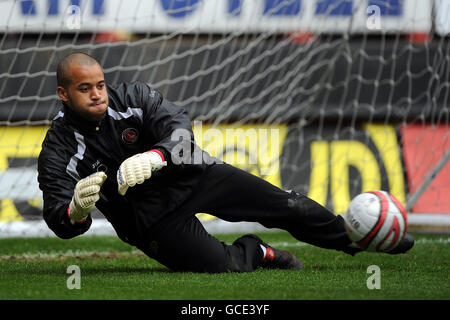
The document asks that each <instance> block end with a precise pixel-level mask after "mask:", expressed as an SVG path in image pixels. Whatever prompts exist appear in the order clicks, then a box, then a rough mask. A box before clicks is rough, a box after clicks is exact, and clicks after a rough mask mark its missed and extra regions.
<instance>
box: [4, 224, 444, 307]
mask: <svg viewBox="0 0 450 320" xmlns="http://www.w3.org/2000/svg"><path fill="white" fill-rule="evenodd" d="M240 235H241V234H222V235H216V236H217V237H218V238H219V239H220V240H222V241H225V242H227V243H231V242H232V241H233V240H234V239H236V238H238V237H239V236H240ZM258 235H259V236H260V237H261V238H262V239H263V240H264V241H266V242H268V243H269V244H272V245H273V246H275V247H278V248H280V249H281V248H282V249H287V250H291V251H293V252H294V253H295V254H296V255H297V257H298V258H299V259H300V260H301V261H302V262H303V263H304V265H305V269H304V270H301V271H291V270H262V269H258V270H256V271H255V272H251V273H224V274H196V273H177V272H171V271H169V270H168V269H167V268H165V267H164V266H162V265H160V264H159V263H158V262H156V261H154V260H152V259H150V258H148V257H146V256H145V255H143V254H142V253H140V252H139V251H138V250H136V249H135V248H133V247H131V246H128V245H127V244H125V243H123V242H121V241H120V240H119V239H118V238H116V237H112V236H111V237H100V236H96V237H88V236H83V237H78V238H74V239H70V240H62V239H58V238H32V239H30V238H22V239H18V238H11V239H1V240H0V270H1V271H0V283H1V289H0V299H1V300H16V299H18V300H23V299H26V300H55V299H56V300H79V299H83V300H104V299H105V300H116V299H120V300H128V299H133V300H141V299H145V300H310V299H313V300H336V299H337V300H348V299H352V300H354V299H356V300H381V299H382V300H415V299H417V300H434V299H438V300H442V299H443V300H447V299H449V298H450V282H449V271H450V264H449V260H450V244H449V240H450V238H449V236H448V235H418V234H415V235H414V236H415V239H416V244H415V246H414V248H413V249H412V250H411V251H410V252H409V253H408V254H404V255H388V254H378V253H366V252H364V253H360V254H357V255H356V256H354V257H352V256H349V255H346V254H344V253H340V252H337V251H334V250H325V249H320V248H317V247H314V246H311V245H308V244H304V243H301V242H298V241H297V240H295V239H294V238H292V237H291V236H290V235H289V234H287V233H286V232H269V233H259V234H258ZM71 265H76V266H78V267H79V270H80V282H79V283H80V289H76V288H75V289H69V288H68V286H67V281H68V279H69V277H70V276H71V275H72V274H71V273H67V269H68V267H69V266H71ZM371 265H376V266H378V267H379V268H380V278H379V279H380V282H379V283H380V289H376V288H375V289H369V288H368V286H367V282H368V278H369V277H370V276H371V275H372V274H371V273H368V272H367V268H368V267H369V266H371Z"/></svg>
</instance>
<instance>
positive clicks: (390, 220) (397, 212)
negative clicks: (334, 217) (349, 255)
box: [343, 191, 408, 252]
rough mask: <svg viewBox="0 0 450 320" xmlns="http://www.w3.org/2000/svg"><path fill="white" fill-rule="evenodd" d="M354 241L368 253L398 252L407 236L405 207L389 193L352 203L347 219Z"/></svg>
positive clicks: (376, 193) (372, 193) (361, 196)
mask: <svg viewBox="0 0 450 320" xmlns="http://www.w3.org/2000/svg"><path fill="white" fill-rule="evenodd" d="M343 218H344V220H345V228H346V231H347V234H348V236H349V237H350V239H351V240H352V241H353V242H355V243H356V244H357V245H358V246H359V247H360V248H362V249H365V250H367V251H381V252H387V251H390V250H392V249H394V248H395V247H396V246H397V245H398V244H399V243H400V241H401V240H402V239H403V237H404V236H405V234H406V230H407V227H408V220H407V215H406V210H405V208H404V207H403V205H402V204H401V203H400V201H398V200H397V199H396V198H395V197H394V196H393V195H391V194H389V193H388V192H386V191H368V192H364V193H361V194H359V195H357V196H356V197H355V198H353V199H352V201H351V202H350V205H349V206H348V210H347V212H346V213H345V214H344V215H343Z"/></svg>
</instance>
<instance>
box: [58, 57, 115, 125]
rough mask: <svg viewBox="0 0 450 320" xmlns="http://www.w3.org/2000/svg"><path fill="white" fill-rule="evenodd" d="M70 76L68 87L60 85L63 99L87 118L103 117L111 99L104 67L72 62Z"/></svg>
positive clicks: (96, 118)
mask: <svg viewBox="0 0 450 320" xmlns="http://www.w3.org/2000/svg"><path fill="white" fill-rule="evenodd" d="M70 76H71V77H70V83H69V85H67V87H66V88H64V87H58V95H59V97H60V98H61V100H62V101H64V102H65V103H66V104H67V105H68V106H69V107H70V108H72V110H74V111H76V112H77V113H79V114H80V115H81V116H82V117H83V118H85V119H86V120H89V121H98V120H101V119H103V117H104V116H105V114H106V109H107V108H108V103H109V99H108V93H107V91H106V84H105V77H104V74H103V70H102V68H101V67H100V66H99V65H98V64H94V65H79V64H72V65H71V67H70Z"/></svg>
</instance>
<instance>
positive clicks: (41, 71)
mask: <svg viewBox="0 0 450 320" xmlns="http://www.w3.org/2000/svg"><path fill="white" fill-rule="evenodd" d="M449 40H450V0H361V1H357V0H354V1H352V0H215V1H214V0H147V1H141V0H123V1H122V0H60V1H59V0H33V1H20V0H0V237H18V236H20V237H27V236H52V235H53V233H52V232H51V231H50V230H49V229H48V228H47V227H46V226H45V223H43V221H42V195H41V191H40V190H39V188H38V185H37V180H36V177H37V172H36V163H37V156H38V154H39V152H40V147H41V143H42V140H43V138H44V136H45V133H46V130H47V129H48V127H49V125H50V124H51V121H52V119H53V118H54V116H55V115H56V114H57V112H58V110H59V108H60V103H59V101H58V98H57V96H56V77H55V70H56V65H57V63H58V61H59V60H60V59H61V58H62V57H64V56H65V55H67V54H69V53H71V52H74V51H82V52H85V53H88V54H90V55H92V56H94V57H95V58H96V59H97V60H98V61H100V63H101V64H102V66H103V67H104V71H105V77H106V80H107V82H111V83H115V82H121V81H144V82H147V83H149V84H150V85H152V86H153V87H154V88H157V89H158V90H160V91H161V92H162V93H163V94H164V95H165V96H166V97H167V98H168V99H169V100H172V101H173V102H175V103H177V104H178V105H180V106H183V107H184V108H186V109H187V110H188V112H189V113H190V116H191V119H192V121H193V124H194V133H195V137H196V140H197V142H198V144H199V145H201V146H202V147H204V148H205V149H206V150H208V151H209V152H210V153H211V154H213V155H215V156H217V157H219V158H223V159H226V160H227V162H231V163H232V164H235V165H237V166H240V167H242V168H244V169H246V170H248V171H250V172H252V173H253V174H256V175H259V176H262V177H263V178H265V179H266V180H268V181H270V182H271V183H273V184H276V185H278V186H280V187H282V188H284V189H295V190H297V191H299V192H302V193H305V194H307V195H308V196H310V197H312V198H313V199H315V200H316V201H318V202H319V203H321V204H323V205H325V206H327V207H328V208H330V209H331V210H333V211H334V212H335V213H336V214H342V213H344V212H345V210H346V208H347V205H348V203H349V201H350V200H351V198H353V197H354V196H356V195H357V194H358V193H361V192H363V191H367V190H375V189H382V190H386V191H389V192H391V193H392V194H393V195H395V196H396V197H397V198H398V199H399V200H400V201H401V202H402V203H403V204H404V205H405V207H406V208H407V210H408V213H409V215H408V219H409V223H410V226H409V227H410V230H413V231H418V232H419V231H420V232H438V233H443V232H444V233H449V232H450V197H449V196H448V195H449V194H450V164H449V161H448V159H449V157H450V130H449V118H450V114H449V111H450V110H449V105H450V97H449V93H450V41H449ZM209 129H216V130H219V131H214V132H221V133H222V135H211V134H210V133H211V130H209ZM224 137H228V138H227V139H225V138H224ZM255 139H256V140H255ZM255 141H257V143H255ZM199 215H201V218H202V221H203V223H204V224H205V226H206V227H207V229H209V230H210V231H211V232H216V233H220V232H227V231H230V230H232V231H233V232H241V231H247V230H250V229H251V230H264V228H262V227H261V226H259V225H255V224H250V223H237V224H230V223H224V222H223V221H220V220H218V219H215V218H214V217H212V216H209V215H207V214H205V213H199ZM88 234H114V231H113V230H112V229H111V227H110V226H109V224H108V223H107V222H106V220H105V219H104V218H103V216H102V215H101V214H100V213H99V212H94V223H93V225H92V227H91V230H90V231H89V232H88Z"/></svg>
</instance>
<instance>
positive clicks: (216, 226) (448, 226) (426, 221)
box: [0, 213, 450, 238]
mask: <svg viewBox="0 0 450 320" xmlns="http://www.w3.org/2000/svg"><path fill="white" fill-rule="evenodd" d="M202 224H203V226H204V227H205V229H206V230H207V231H208V232H209V233H213V234H224V233H248V232H268V231H279V229H267V228H265V227H263V226H262V225H260V224H259V223H255V222H227V221H223V220H220V219H214V220H209V221H202ZM408 226H409V227H411V228H413V227H414V226H420V227H421V228H422V227H424V228H425V230H424V231H426V227H427V226H428V227H430V228H432V229H433V232H434V233H436V228H442V232H443V233H449V230H450V215H437V214H415V213H414V214H408ZM84 235H86V236H93V235H95V236H109V235H117V234H116V232H115V230H114V229H113V227H112V226H111V224H110V223H109V222H108V221H107V220H106V219H102V218H101V219H93V221H92V225H91V227H90V229H89V230H88V231H87V232H86V233H85V234H84ZM55 236H56V235H55V234H54V233H53V231H51V230H50V229H49V228H48V226H47V224H46V223H45V221H44V220H38V221H13V222H0V238H14V237H16V238H17V237H24V238H32V237H55Z"/></svg>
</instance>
